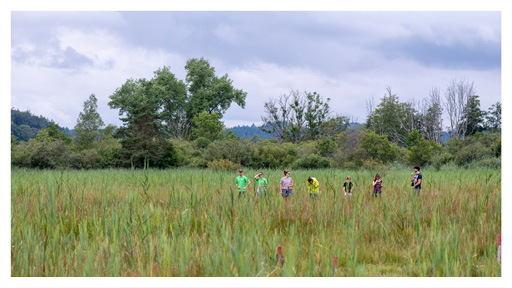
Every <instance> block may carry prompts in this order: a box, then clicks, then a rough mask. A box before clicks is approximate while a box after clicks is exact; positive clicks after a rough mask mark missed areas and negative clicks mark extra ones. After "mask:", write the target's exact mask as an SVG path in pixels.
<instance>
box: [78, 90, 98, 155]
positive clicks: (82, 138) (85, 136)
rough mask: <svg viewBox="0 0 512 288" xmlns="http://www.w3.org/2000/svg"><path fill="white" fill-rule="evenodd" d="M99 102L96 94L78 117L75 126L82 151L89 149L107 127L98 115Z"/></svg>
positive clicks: (86, 103) (87, 102)
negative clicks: (102, 128) (103, 128)
mask: <svg viewBox="0 0 512 288" xmlns="http://www.w3.org/2000/svg"><path fill="white" fill-rule="evenodd" d="M97 103H98V100H97V99H96V96H95V95H94V94H91V95H90V96H89V99H88V100H86V101H85V102H84V110H83V112H80V114H79V115H78V119H77V123H76V125H75V142H76V144H77V146H78V147H79V148H80V149H82V150H83V149H89V148H91V147H92V144H93V142H94V140H96V139H97V138H98V137H99V136H100V131H99V130H100V129H101V127H103V125H105V124H104V123H103V120H102V119H101V117H100V114H99V113H98V111H97V110H98V104H97Z"/></svg>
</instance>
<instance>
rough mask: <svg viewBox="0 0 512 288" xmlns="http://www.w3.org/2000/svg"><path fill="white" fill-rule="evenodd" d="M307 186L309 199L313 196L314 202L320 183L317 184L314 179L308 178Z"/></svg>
mask: <svg viewBox="0 0 512 288" xmlns="http://www.w3.org/2000/svg"><path fill="white" fill-rule="evenodd" d="M307 185H308V190H309V198H311V197H313V196H314V197H315V200H316V197H317V196H318V186H320V183H318V180H316V178H313V177H309V178H308V183H307Z"/></svg>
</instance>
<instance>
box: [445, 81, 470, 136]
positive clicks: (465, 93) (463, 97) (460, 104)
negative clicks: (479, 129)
mask: <svg viewBox="0 0 512 288" xmlns="http://www.w3.org/2000/svg"><path fill="white" fill-rule="evenodd" d="M474 94H475V88H474V86H473V82H471V83H467V82H466V81H464V80H459V81H457V80H452V82H450V84H449V85H448V88H447V89H446V96H445V97H446V102H445V107H446V112H448V118H449V119H450V127H449V128H450V135H451V136H452V137H456V138H460V137H462V138H464V136H465V135H466V131H467V124H468V121H466V120H467V118H468V113H469V112H470V109H466V106H467V105H468V103H469V99H470V97H471V96H473V95H474Z"/></svg>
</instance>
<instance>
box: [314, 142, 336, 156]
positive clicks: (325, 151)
mask: <svg viewBox="0 0 512 288" xmlns="http://www.w3.org/2000/svg"><path fill="white" fill-rule="evenodd" d="M316 148H317V150H318V154H320V155H322V156H325V157H329V156H332V154H333V153H334V151H336V148H338V145H337V144H336V141H334V140H333V139H331V138H327V139H324V140H318V141H317V143H316Z"/></svg>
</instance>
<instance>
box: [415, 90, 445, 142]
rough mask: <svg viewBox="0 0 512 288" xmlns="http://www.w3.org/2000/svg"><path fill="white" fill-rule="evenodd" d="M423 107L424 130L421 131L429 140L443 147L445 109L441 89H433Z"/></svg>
mask: <svg viewBox="0 0 512 288" xmlns="http://www.w3.org/2000/svg"><path fill="white" fill-rule="evenodd" d="M421 107H422V115H421V120H422V126H421V128H422V129H421V130H420V131H421V132H422V134H423V136H424V137H425V138H426V139H427V140H432V141H434V142H435V143H436V144H437V145H441V133H442V130H443V118H442V115H443V107H442V103H441V96H440V91H439V89H437V88H432V90H430V93H429V98H427V99H423V102H422V106H421Z"/></svg>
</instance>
